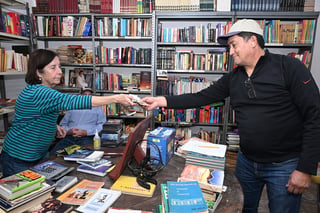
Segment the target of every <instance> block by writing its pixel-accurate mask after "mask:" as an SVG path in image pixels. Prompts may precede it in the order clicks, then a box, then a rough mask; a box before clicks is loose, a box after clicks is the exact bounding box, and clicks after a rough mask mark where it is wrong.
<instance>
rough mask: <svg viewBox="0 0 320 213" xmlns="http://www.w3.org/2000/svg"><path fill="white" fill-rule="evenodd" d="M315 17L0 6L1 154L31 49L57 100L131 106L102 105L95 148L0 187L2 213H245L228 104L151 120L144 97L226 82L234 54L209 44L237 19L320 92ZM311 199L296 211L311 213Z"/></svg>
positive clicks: (294, 1) (178, 1)
mask: <svg viewBox="0 0 320 213" xmlns="http://www.w3.org/2000/svg"><path fill="white" fill-rule="evenodd" d="M317 8H318V10H319V9H320V5H319V3H317V1H316V0H303V1H301V0H273V1H271V0H212V1H208V0H68V1H66V0H0V10H1V14H2V16H1V17H0V151H1V150H2V145H3V143H4V141H5V137H6V134H7V132H8V130H9V129H10V125H11V123H12V120H13V119H14V115H15V105H16V100H17V98H18V96H19V94H20V92H21V91H22V90H23V89H24V87H25V86H26V83H25V76H26V73H27V71H28V60H29V54H30V53H31V52H32V51H34V50H35V49H41V48H42V49H50V50H53V51H55V52H56V53H57V54H58V55H59V59H60V63H61V70H62V72H63V74H62V77H61V79H60V83H59V84H58V85H56V87H55V88H54V89H56V90H57V91H59V92H62V93H69V94H73V95H78V94H80V92H81V89H83V88H90V89H91V90H92V92H93V95H96V96H110V95H114V94H121V93H124V94H130V95H132V97H133V98H134V99H133V100H134V101H135V102H137V103H138V104H136V105H134V106H132V107H125V106H123V105H121V104H118V103H114V104H109V105H106V106H103V107H102V109H103V112H104V113H105V116H106V120H107V121H106V122H105V123H104V124H103V126H102V130H101V131H100V132H99V133H98V134H97V136H96V137H98V138H99V142H100V144H99V145H101V147H98V148H97V149H94V147H93V146H91V145H89V146H87V145H86V146H82V145H72V146H68V147H66V148H64V149H61V150H58V151H57V152H56V153H55V155H54V157H52V156H51V157H49V158H48V159H46V160H44V161H43V162H42V163H40V164H38V165H36V166H34V167H31V168H30V169H29V170H26V171H21V172H20V173H18V174H15V175H12V176H9V177H3V178H1V179H0V212H46V211H48V210H54V211H56V212H72V211H74V212H109V213H121V212H128V213H130V212H147V213H148V212H157V213H158V212H159V213H160V212H161V213H164V212H181V213H182V212H183V213H186V212H210V213H213V212H239V211H241V209H242V199H243V198H242V196H241V195H242V194H241V193H242V192H241V188H240V185H239V183H238V182H237V179H236V178H235V175H234V170H235V165H236V160H237V153H238V150H239V143H240V136H239V131H238V129H237V121H236V116H235V111H234V109H233V108H232V105H231V103H230V99H229V98H226V99H225V100H223V101H220V102H215V103H212V104H210V105H206V106H202V107H199V108H192V109H170V108H166V107H157V108H155V109H154V110H152V111H148V110H146V109H145V106H146V105H147V104H146V103H144V102H141V99H143V98H144V97H147V96H172V95H180V94H185V93H196V92H199V91H200V90H202V89H205V88H207V87H209V86H210V85H212V84H214V83H215V82H216V81H217V80H218V79H220V78H221V77H223V76H224V75H226V74H228V73H229V72H231V71H232V70H233V68H235V67H236V65H235V64H234V61H233V58H232V56H230V54H229V50H230V49H229V48H228V46H227V45H223V44H220V43H218V40H217V38H218V37H219V36H221V35H224V34H226V33H228V31H229V29H230V27H231V26H232V24H233V23H235V22H236V21H237V20H240V19H253V20H256V22H257V23H258V24H259V25H260V27H261V29H262V30H263V37H264V42H265V48H266V49H268V50H269V51H270V52H272V53H278V54H283V55H289V56H292V57H295V58H297V59H299V60H300V61H301V62H302V63H303V64H304V65H305V66H306V68H307V69H308V70H310V71H311V72H312V73H313V76H314V77H315V81H316V82H318V84H319V83H320V75H319V74H316V73H314V72H313V70H315V69H314V68H313V69H312V67H313V66H315V67H316V66H317V63H319V62H317V61H316V60H315V59H313V56H315V57H316V56H319V53H317V50H318V49H319V48H318V45H319V44H317V42H315V41H316V35H317V31H319V29H318V28H317V26H318V25H319V24H318V18H319V12H317ZM65 113H66V112H62V111H61V113H60V115H59V119H58V121H60V120H61V119H62V117H63V116H64V115H65ZM58 121H57V122H58ZM95 148H96V147H95ZM212 150H213V151H212ZM318 176H320V169H319V171H318ZM318 176H314V182H315V183H320V181H318V179H317V177H318ZM319 179H320V178H319ZM317 187H318V186H317ZM179 190H185V191H187V192H190V191H192V192H193V193H183V192H181V191H179ZM317 190H319V192H320V187H319V188H317V189H315V190H314V192H312V193H310V194H312V196H313V197H312V199H313V200H314V202H313V203H311V201H310V199H305V200H307V201H305V202H307V203H304V201H303V202H302V206H301V212H304V210H305V212H310V208H311V206H312V208H313V209H315V210H314V211H315V212H316V209H318V205H319V206H320V202H318V200H319V199H318V198H317V192H316V191H317ZM234 194H238V196H236V198H235V197H234V196H233V195H234ZM312 199H311V200H312ZM188 200H192V201H194V202H192V205H191V204H190V203H189V204H188ZM179 202H180V203H179ZM124 203H125V204H124ZM182 204H183V205H182ZM263 205H264V204H260V207H259V210H262V208H263ZM305 206H307V207H305ZM227 207H228V208H229V209H228V208H227ZM265 208H266V209H267V208H268V206H267V203H266V204H265ZM191 209H192V211H191ZM319 211H320V207H319ZM261 212H263V211H261Z"/></svg>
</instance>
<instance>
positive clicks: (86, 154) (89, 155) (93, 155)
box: [64, 149, 104, 162]
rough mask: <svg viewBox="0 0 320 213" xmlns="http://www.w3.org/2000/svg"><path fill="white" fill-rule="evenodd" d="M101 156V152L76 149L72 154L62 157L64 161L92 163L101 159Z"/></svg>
mask: <svg viewBox="0 0 320 213" xmlns="http://www.w3.org/2000/svg"><path fill="white" fill-rule="evenodd" d="M103 154H104V152H103V151H95V150H86V149H78V150H76V151H75V152H74V153H72V154H70V155H67V156H64V160H67V161H80V160H81V161H85V162H94V161H97V160H99V159H100V158H102V156H103Z"/></svg>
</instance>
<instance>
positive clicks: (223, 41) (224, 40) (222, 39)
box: [218, 31, 241, 45]
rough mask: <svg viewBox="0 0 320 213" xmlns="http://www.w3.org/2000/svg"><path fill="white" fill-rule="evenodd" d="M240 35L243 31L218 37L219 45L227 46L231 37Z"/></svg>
mask: <svg viewBox="0 0 320 213" xmlns="http://www.w3.org/2000/svg"><path fill="white" fill-rule="evenodd" d="M239 33H241V31H236V32H230V33H227V34H225V35H222V36H219V37H218V43H219V44H222V45H227V44H228V38H230V37H231V36H234V35H238V34H239Z"/></svg>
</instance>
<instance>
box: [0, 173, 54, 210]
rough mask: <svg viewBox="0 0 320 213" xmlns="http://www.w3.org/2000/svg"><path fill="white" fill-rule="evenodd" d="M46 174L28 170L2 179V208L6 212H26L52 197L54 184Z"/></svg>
mask: <svg viewBox="0 0 320 213" xmlns="http://www.w3.org/2000/svg"><path fill="white" fill-rule="evenodd" d="M45 179H46V178H45V176H43V175H41V174H38V173H36V172H33V171H31V170H26V171H23V172H19V173H17V174H15V175H11V176H8V177H6V178H2V179H0V208H1V209H2V210H4V211H6V212H24V211H26V210H28V209H30V208H31V207H33V206H35V205H38V204H40V203H41V202H43V201H44V200H45V199H47V198H49V197H51V192H52V191H53V190H54V185H49V184H47V183H46V182H45Z"/></svg>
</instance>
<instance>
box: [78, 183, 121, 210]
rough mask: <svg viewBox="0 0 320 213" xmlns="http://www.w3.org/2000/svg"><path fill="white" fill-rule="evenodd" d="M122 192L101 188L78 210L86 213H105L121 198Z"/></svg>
mask: <svg viewBox="0 0 320 213" xmlns="http://www.w3.org/2000/svg"><path fill="white" fill-rule="evenodd" d="M120 195H121V191H117V190H111V189H104V188H100V189H98V191H97V192H96V193H95V194H94V195H93V196H92V197H91V198H90V199H89V200H88V201H87V202H86V203H85V204H83V205H81V206H80V207H79V208H77V209H76V210H78V211H80V212H84V213H104V212H106V210H107V209H108V208H109V207H110V206H111V205H112V204H113V203H114V202H115V201H116V200H117V199H118V198H119V197H120Z"/></svg>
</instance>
